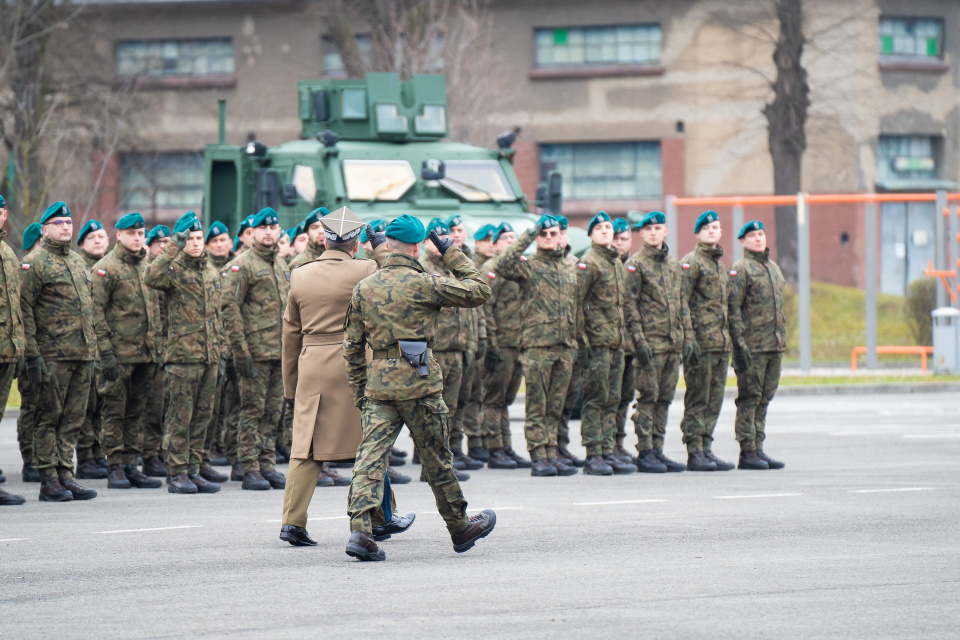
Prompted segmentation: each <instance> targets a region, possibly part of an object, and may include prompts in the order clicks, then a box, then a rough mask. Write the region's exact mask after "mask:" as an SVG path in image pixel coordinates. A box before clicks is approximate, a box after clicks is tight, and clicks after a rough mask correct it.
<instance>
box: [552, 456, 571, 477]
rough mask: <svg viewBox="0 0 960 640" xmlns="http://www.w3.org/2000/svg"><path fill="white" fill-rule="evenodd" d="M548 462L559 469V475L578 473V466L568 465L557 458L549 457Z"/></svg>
mask: <svg viewBox="0 0 960 640" xmlns="http://www.w3.org/2000/svg"><path fill="white" fill-rule="evenodd" d="M547 462H549V463H550V464H551V465H553V468H554V469H556V470H557V475H558V476H575V475H577V468H576V467H572V466H567V465H565V464H563V463H562V462H560V461H559V460H557V459H556V458H547Z"/></svg>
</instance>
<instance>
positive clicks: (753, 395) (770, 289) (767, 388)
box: [730, 220, 787, 469]
mask: <svg viewBox="0 0 960 640" xmlns="http://www.w3.org/2000/svg"><path fill="white" fill-rule="evenodd" d="M737 239H738V240H740V244H741V245H743V259H741V260H740V261H738V262H737V263H736V264H734V265H733V269H731V270H730V337H731V339H732V340H733V368H734V371H735V372H736V374H737V421H736V432H737V441H738V442H739V443H740V462H739V464H738V467H739V468H740V469H783V467H784V464H783V463H782V462H780V461H778V460H774V459H773V458H771V457H770V456H768V455H767V454H765V453H764V452H763V441H764V439H765V438H766V426H767V407H768V406H769V405H770V401H771V400H773V395H774V394H775V393H776V392H777V387H778V386H779V384H780V367H781V364H782V361H783V352H784V350H785V349H786V348H787V321H786V317H785V316H784V313H783V290H784V287H785V286H786V282H785V281H784V279H783V273H782V272H781V271H780V267H778V266H777V263H776V262H774V261H773V260H771V259H770V249H768V248H767V232H766V231H765V230H764V228H763V223H762V222H760V221H759V220H753V221H751V222H748V223H747V224H745V225H744V226H743V228H742V229H741V230H740V234H739V235H738V236H737Z"/></svg>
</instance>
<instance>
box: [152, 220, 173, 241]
mask: <svg viewBox="0 0 960 640" xmlns="http://www.w3.org/2000/svg"><path fill="white" fill-rule="evenodd" d="M172 235H173V233H172V232H171V231H170V227H168V226H167V225H165V224H158V225H157V226H155V227H154V228H153V229H150V232H149V233H147V245H149V244H150V243H151V242H153V241H154V240H159V239H160V238H169V237H170V236H172Z"/></svg>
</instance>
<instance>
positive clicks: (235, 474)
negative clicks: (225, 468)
mask: <svg viewBox="0 0 960 640" xmlns="http://www.w3.org/2000/svg"><path fill="white" fill-rule="evenodd" d="M230 480H231V481H232V482H242V481H243V465H241V464H240V463H239V462H234V463H233V468H232V469H230Z"/></svg>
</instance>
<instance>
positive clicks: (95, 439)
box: [77, 362, 107, 461]
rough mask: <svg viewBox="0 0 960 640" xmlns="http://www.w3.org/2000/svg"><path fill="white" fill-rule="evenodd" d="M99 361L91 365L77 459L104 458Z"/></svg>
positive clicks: (78, 439)
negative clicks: (91, 374) (88, 390)
mask: <svg viewBox="0 0 960 640" xmlns="http://www.w3.org/2000/svg"><path fill="white" fill-rule="evenodd" d="M102 378H103V376H101V375H100V363H99V362H97V363H95V364H94V365H93V378H92V379H91V381H90V397H89V398H87V412H86V415H85V416H84V419H83V426H82V427H81V428H80V434H79V435H78V436H77V460H78V461H79V460H91V459H94V458H106V457H107V455H106V447H104V445H103V402H102V401H101V399H100V392H99V387H100V382H101V380H102Z"/></svg>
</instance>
